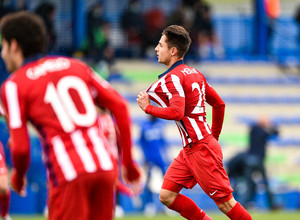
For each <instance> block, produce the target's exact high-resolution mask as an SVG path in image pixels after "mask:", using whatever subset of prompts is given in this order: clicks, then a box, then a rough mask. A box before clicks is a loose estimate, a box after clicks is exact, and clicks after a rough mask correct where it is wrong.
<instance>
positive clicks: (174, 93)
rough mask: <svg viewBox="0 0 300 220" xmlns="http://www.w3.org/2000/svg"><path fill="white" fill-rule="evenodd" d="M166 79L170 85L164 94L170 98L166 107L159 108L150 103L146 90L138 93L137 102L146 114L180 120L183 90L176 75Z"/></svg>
mask: <svg viewBox="0 0 300 220" xmlns="http://www.w3.org/2000/svg"><path fill="white" fill-rule="evenodd" d="M167 80H168V81H167V82H166V85H167V84H169V85H172V86H170V87H169V88H168V92H167V94H166V95H167V96H168V97H169V98H170V99H169V106H168V107H164V108H160V107H157V106H153V105H150V97H149V95H148V94H147V93H146V92H140V93H139V94H138V98H137V102H138V104H139V106H140V108H141V109H142V110H143V111H145V112H146V113H147V114H150V115H153V116H155V117H158V118H163V119H167V120H175V121H180V120H181V119H182V118H183V117H184V110H185V95H184V91H183V88H182V85H181V84H180V80H179V78H178V77H177V76H173V77H172V75H171V76H170V77H169V78H168V79H167Z"/></svg>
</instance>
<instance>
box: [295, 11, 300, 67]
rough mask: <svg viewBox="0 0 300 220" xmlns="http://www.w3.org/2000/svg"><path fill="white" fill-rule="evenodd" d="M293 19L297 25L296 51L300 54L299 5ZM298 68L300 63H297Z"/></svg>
mask: <svg viewBox="0 0 300 220" xmlns="http://www.w3.org/2000/svg"><path fill="white" fill-rule="evenodd" d="M294 18H295V21H296V23H297V25H298V39H297V40H298V52H299V54H300V5H298V7H297V9H296V12H295V15H294ZM298 68H299V70H300V65H298Z"/></svg>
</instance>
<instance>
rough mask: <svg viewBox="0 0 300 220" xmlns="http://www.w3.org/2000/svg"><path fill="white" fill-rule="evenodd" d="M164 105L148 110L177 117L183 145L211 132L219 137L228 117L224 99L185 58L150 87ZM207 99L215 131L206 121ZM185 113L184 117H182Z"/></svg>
mask: <svg viewBox="0 0 300 220" xmlns="http://www.w3.org/2000/svg"><path fill="white" fill-rule="evenodd" d="M147 93H148V94H149V96H150V98H151V100H153V101H155V102H156V103H157V104H159V105H160V106H161V107H162V108H159V107H155V106H151V105H148V106H147V108H146V113H148V114H151V115H154V116H156V117H160V118H164V119H168V120H175V121H176V124H177V127H178V129H179V132H180V135H181V137H182V141H183V146H184V147H185V146H186V145H188V144H190V143H195V142H197V141H199V140H202V139H203V138H204V137H206V136H208V135H210V134H211V133H212V134H213V135H214V137H215V138H217V139H218V137H219V134H220V132H221V128H222V124H223V117H224V106H225V104H224V102H223V101H222V99H221V98H220V96H219V95H218V94H217V93H216V92H215V90H214V89H213V88H212V87H211V86H210V85H209V84H208V83H207V82H206V79H205V77H204V76H203V74H202V73H200V72H199V71H198V70H196V69H195V68H192V67H189V66H187V65H185V64H184V63H183V61H182V60H181V61H177V62H176V63H175V64H173V65H172V67H171V68H170V69H169V70H167V71H166V72H165V73H163V74H161V75H160V76H159V79H158V80H157V81H156V82H155V83H153V84H152V85H151V86H150V87H149V88H148V90H147ZM205 102H207V103H208V104H210V105H212V107H213V124H212V130H211V129H210V126H209V125H208V124H207V122H206V108H205ZM180 115H181V116H180Z"/></svg>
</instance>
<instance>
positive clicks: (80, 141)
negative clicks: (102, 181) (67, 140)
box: [71, 130, 97, 173]
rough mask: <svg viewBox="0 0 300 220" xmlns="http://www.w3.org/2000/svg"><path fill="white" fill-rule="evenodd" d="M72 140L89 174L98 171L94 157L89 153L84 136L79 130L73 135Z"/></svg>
mask: <svg viewBox="0 0 300 220" xmlns="http://www.w3.org/2000/svg"><path fill="white" fill-rule="evenodd" d="M71 139H72V142H73V145H74V146H75V149H76V151H77V153H78V155H79V157H80V159H81V162H82V163H83V166H84V168H85V170H86V172H88V173H93V172H95V171H96V170H97V167H96V164H95V162H94V159H93V156H92V154H91V152H90V151H89V149H88V147H87V145H86V142H85V140H84V138H83V136H82V132H81V131H80V130H77V131H75V132H73V133H72V134H71Z"/></svg>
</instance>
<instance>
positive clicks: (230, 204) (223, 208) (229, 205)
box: [218, 198, 237, 214]
mask: <svg viewBox="0 0 300 220" xmlns="http://www.w3.org/2000/svg"><path fill="white" fill-rule="evenodd" d="M236 203H237V202H236V200H235V199H234V198H231V199H230V200H229V201H227V202H224V203H222V204H218V208H219V210H220V211H221V212H223V213H224V214H226V213H228V212H229V211H230V210H231V209H232V208H233V207H234V206H235V204H236Z"/></svg>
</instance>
